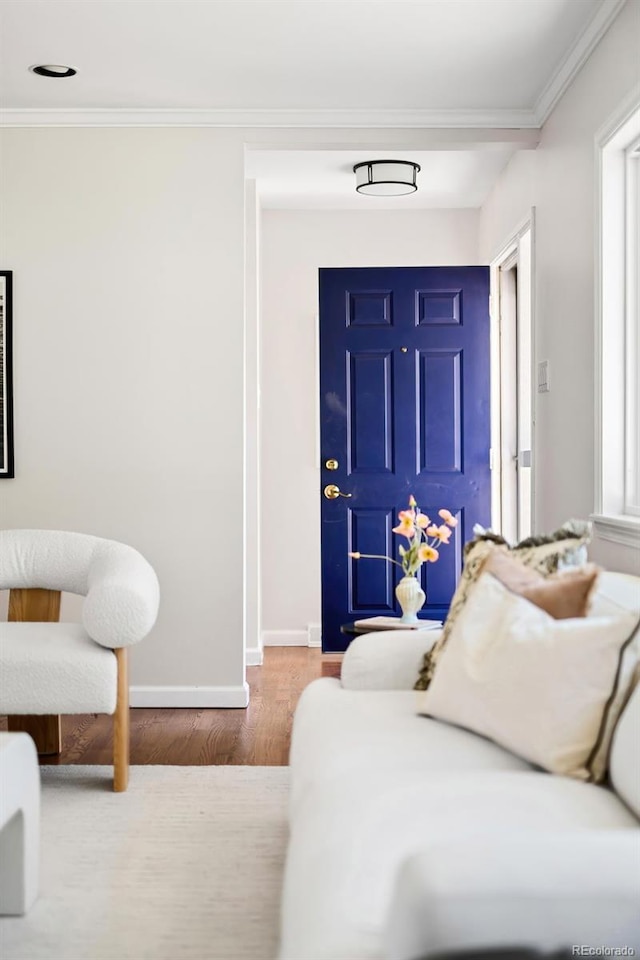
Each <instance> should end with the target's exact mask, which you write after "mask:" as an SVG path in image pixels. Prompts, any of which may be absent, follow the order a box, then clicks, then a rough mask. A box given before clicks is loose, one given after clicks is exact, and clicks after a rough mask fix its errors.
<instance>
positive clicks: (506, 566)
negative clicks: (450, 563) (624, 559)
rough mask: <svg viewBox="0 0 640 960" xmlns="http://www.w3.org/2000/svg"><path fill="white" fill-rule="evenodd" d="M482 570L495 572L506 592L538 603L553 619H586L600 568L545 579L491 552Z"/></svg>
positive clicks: (518, 562) (506, 555) (591, 566)
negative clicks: (509, 591) (508, 591)
mask: <svg viewBox="0 0 640 960" xmlns="http://www.w3.org/2000/svg"><path fill="white" fill-rule="evenodd" d="M483 571H484V573H492V574H493V575H494V577H496V578H497V579H498V580H499V581H500V583H501V584H502V585H503V586H504V587H506V588H507V590H511V592H512V593H517V594H518V595H519V596H521V597H524V598H525V600H528V601H529V602H530V603H535V605H536V607H540V609H541V610H544V611H545V613H548V614H549V616H550V617H553V618H554V620H568V619H570V618H572V617H586V615H587V611H588V609H589V600H590V597H591V594H592V592H593V589H594V587H595V585H596V581H597V579H598V568H597V567H596V566H595V565H594V564H591V563H589V564H585V566H584V567H576V568H575V569H574V570H566V571H563V572H562V573H551V574H549V576H548V577H543V575H542V574H541V573H539V572H538V571H537V570H533V569H532V568H531V567H527V566H526V565H525V564H524V563H522V561H521V560H516V558H515V557H514V556H513V554H510V553H507V552H506V551H505V550H501V549H497V550H492V551H491V553H490V555H489V557H488V558H487V560H486V562H485V564H484V566H483Z"/></svg>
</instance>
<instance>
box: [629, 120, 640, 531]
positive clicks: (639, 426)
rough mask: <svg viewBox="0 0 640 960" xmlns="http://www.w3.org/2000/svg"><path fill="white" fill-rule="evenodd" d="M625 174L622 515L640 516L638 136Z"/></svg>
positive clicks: (639, 220) (639, 153) (639, 188)
mask: <svg viewBox="0 0 640 960" xmlns="http://www.w3.org/2000/svg"><path fill="white" fill-rule="evenodd" d="M625 159H626V163H625V175H626V233H627V236H626V245H627V250H626V254H627V256H626V280H627V283H626V286H627V290H626V294H627V303H626V313H627V317H626V319H627V331H626V334H627V369H626V378H627V389H626V394H627V397H626V401H627V402H626V415H627V437H626V449H627V457H626V471H625V474H626V475H625V513H627V514H629V515H630V516H636V517H640V137H639V138H638V139H637V140H636V141H635V143H633V144H631V146H630V147H628V148H627V151H626V158H625Z"/></svg>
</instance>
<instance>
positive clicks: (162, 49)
mask: <svg viewBox="0 0 640 960" xmlns="http://www.w3.org/2000/svg"><path fill="white" fill-rule="evenodd" d="M622 3H624V0H0V107H1V108H2V122H4V123H5V124H8V125H14V126H24V125H27V126H32V125H47V124H59V125H64V126H67V125H71V126H75V125H78V126H83V125H115V126H121V125H135V126H139V125H141V126H144V125H153V126H155V125H187V126H189V125H193V124H196V125H223V126H241V127H260V126H266V127H269V126H273V127H280V128H284V127H325V128H331V127H343V128H344V127H349V128H355V130H356V131H357V130H358V129H359V128H362V127H369V128H372V129H373V128H377V129H379V128H385V127H386V128H396V129H395V130H392V131H390V133H393V134H397V135H400V134H401V135H402V136H396V137H395V139H393V137H392V138H391V140H390V141H389V142H393V144H394V148H393V149H385V150H383V151H379V150H373V151H372V150H367V151H363V150H362V149H353V150H349V149H346V142H354V141H353V139H352V140H348V141H346V142H345V143H342V144H339V143H337V142H335V141H334V145H333V147H332V148H331V149H320V146H321V145H322V142H323V141H322V138H321V137H318V138H316V142H315V143H314V139H313V137H312V138H310V139H309V141H308V149H300V145H299V144H298V145H296V146H297V149H295V150H294V149H275V148H274V149H270V150H269V149H255V150H252V151H248V152H247V154H246V164H247V166H246V170H247V176H249V177H251V178H252V179H255V180H256V181H257V184H258V191H259V194H260V197H261V202H262V204H263V205H264V206H265V207H273V208H285V209H315V208H317V209H335V208H343V209H357V210H380V209H387V208H390V209H404V210H412V209H416V208H424V207H431V208H434V207H435V208H438V207H439V208H444V207H478V206H480V205H481V204H482V203H483V201H484V200H485V198H486V196H487V194H488V193H489V191H490V189H491V187H492V186H493V184H494V183H495V181H496V179H497V177H498V175H499V173H500V171H501V170H502V169H503V168H504V166H505V165H506V163H507V162H508V160H509V157H510V156H511V155H512V153H513V152H514V150H515V149H517V148H518V144H517V143H515V142H514V141H515V140H516V139H517V137H516V136H515V134H516V133H517V131H518V130H520V131H523V130H524V129H525V128H537V127H539V126H540V125H541V123H542V122H543V121H544V119H545V118H546V116H547V115H548V113H549V111H550V110H551V109H552V107H553V104H554V102H555V101H556V99H557V98H558V96H560V95H561V93H562V91H563V89H564V88H565V87H566V85H567V83H568V82H569V81H570V80H571V78H572V76H574V75H575V73H576V71H577V70H578V69H579V68H580V65H581V64H582V63H583V62H584V60H585V58H586V57H587V56H588V55H589V53H590V51H591V50H592V49H593V47H594V45H595V44H596V43H597V41H598V39H599V38H600V36H602V34H603V33H604V31H605V30H606V28H607V26H608V25H609V23H610V22H611V21H612V19H613V18H614V17H615V15H616V13H617V12H618V10H619V9H620V7H621V5H622ZM39 63H44V64H47V63H58V64H68V65H71V66H73V67H75V68H76V69H77V70H78V74H77V76H75V77H72V78H69V79H46V78H42V77H39V76H36V75H35V74H33V73H32V72H30V71H29V69H28V68H29V67H30V66H33V65H35V64H39ZM465 127H467V128H474V129H480V128H484V129H485V132H486V140H487V141H488V142H485V143H483V145H482V149H477V148H478V143H475V144H473V143H469V145H468V146H467V147H466V148H465V146H464V144H462V145H457V146H451V145H449V146H447V139H450V138H446V139H444V140H443V139H442V138H441V137H440V138H437V137H436V139H435V141H433V142H432V141H429V140H427V139H425V137H424V134H425V133H428V131H429V129H433V128H436V132H437V130H438V129H440V131H444V132H445V133H446V132H447V130H451V129H452V128H465ZM408 128H414V129H415V128H417V131H419V133H420V137H421V139H420V138H419V139H418V141H417V142H416V141H415V140H411V139H409V138H408V136H406V134H407V132H408ZM507 128H508V129H507ZM281 132H282V131H281ZM461 132H464V131H461ZM492 132H493V134H496V133H497V134H498V136H494V138H493V140H492ZM529 132H530V133H533V132H534V130H529ZM511 135H514V136H511ZM475 139H476V140H478V141H482V140H483V139H484V138H483V137H482V136H480V137H477V138H475ZM510 139H511V141H512V142H511V143H509V140H510ZM279 142H280V143H283V141H282V140H280V141H279ZM355 142H356V144H357V146H358V147H361V145H362V144H363V143H365V142H367V141H366V139H362V138H359V137H358V138H357V139H356V141H355ZM369 142H370V141H369ZM412 142H413V143H414V145H418V146H419V147H420V149H418V150H417V151H416V150H411V151H410V152H408V148H409V146H410V145H411V143H412ZM271 146H272V147H275V144H271ZM287 146H291V147H293V146H294V144H293V143H292V144H289V143H287ZM396 146H397V147H398V148H400V149H395V147H396ZM429 146H431V147H432V148H431V149H428V148H429ZM316 148H318V149H316ZM381 154H384V156H386V157H396V158H398V159H408V160H414V161H415V162H417V163H419V164H420V165H421V166H422V172H421V173H420V175H419V180H418V183H419V189H418V192H417V193H416V194H412V195H410V196H407V197H399V198H390V199H387V198H371V197H365V196H361V195H359V194H356V192H355V189H354V177H353V173H352V168H353V165H354V164H355V163H358V162H360V161H362V160H369V159H376V157H378V156H380V155H381Z"/></svg>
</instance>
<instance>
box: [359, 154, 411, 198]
mask: <svg viewBox="0 0 640 960" xmlns="http://www.w3.org/2000/svg"><path fill="white" fill-rule="evenodd" d="M419 171H420V164H418V163H412V162H411V161H410V160H367V161H365V163H356V165H355V167H354V168H353V172H354V173H355V175H356V190H357V191H358V193H367V194H369V195H370V196H372V197H400V196H402V194H404V193H415V191H416V190H417V189H418V185H417V183H416V176H417V174H418V173H419Z"/></svg>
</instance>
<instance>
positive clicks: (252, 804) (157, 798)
mask: <svg viewBox="0 0 640 960" xmlns="http://www.w3.org/2000/svg"><path fill="white" fill-rule="evenodd" d="M41 772H42V830H41V846H42V872H41V882H40V897H39V899H38V900H37V901H36V904H35V906H34V907H33V908H32V910H31V911H30V913H29V914H28V915H27V916H26V917H24V918H15V919H14V918H6V919H3V920H2V921H0V958H1V960H274V958H275V956H276V953H277V940H278V910H279V900H280V889H281V884H282V872H283V867H284V856H285V845H286V839H287V799H288V769H287V768H286V767H161V766H144V767H133V768H132V769H131V781H130V785H129V789H128V791H127V792H126V793H120V794H115V793H113V792H112V791H111V776H112V773H111V768H110V767H86V766H85V767H82V766H66V767H53V766H52V767H42V768H41Z"/></svg>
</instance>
